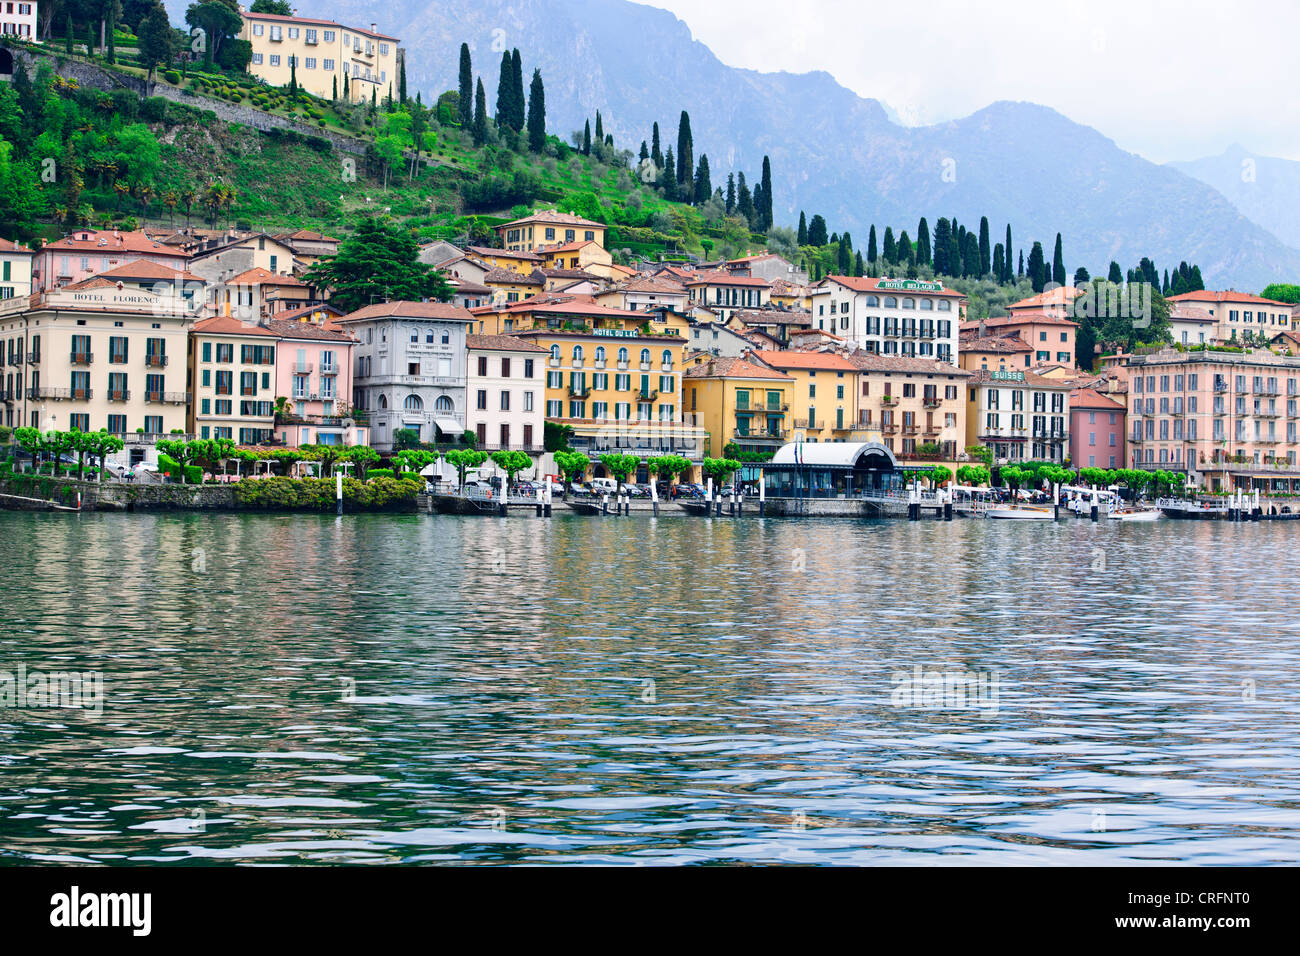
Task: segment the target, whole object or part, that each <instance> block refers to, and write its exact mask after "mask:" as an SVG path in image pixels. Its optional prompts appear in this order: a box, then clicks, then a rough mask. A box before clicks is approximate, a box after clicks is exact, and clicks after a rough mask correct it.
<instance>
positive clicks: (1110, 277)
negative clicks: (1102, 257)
mask: <svg viewBox="0 0 1300 956" xmlns="http://www.w3.org/2000/svg"><path fill="white" fill-rule="evenodd" d="M1106 281H1108V282H1111V283H1113V284H1115V285H1119V284H1120V283H1121V282H1123V281H1124V273H1122V272H1121V271H1120V269H1119V263H1118V262H1114V261H1112V262H1111V264H1110V272H1109V273H1108V274H1107V276H1106Z"/></svg>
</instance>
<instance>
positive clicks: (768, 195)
mask: <svg viewBox="0 0 1300 956" xmlns="http://www.w3.org/2000/svg"><path fill="white" fill-rule="evenodd" d="M762 190H763V201H762V202H761V203H760V204H759V206H758V216H759V224H760V225H759V231H760V232H767V231H768V230H769V229H771V228H772V222H773V216H772V160H771V159H770V158H769V157H767V156H764V157H763V181H762Z"/></svg>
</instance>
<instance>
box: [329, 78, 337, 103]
mask: <svg viewBox="0 0 1300 956" xmlns="http://www.w3.org/2000/svg"><path fill="white" fill-rule="evenodd" d="M331 85H332V86H333V92H332V93H331V94H330V98H331V99H334V100H337V99H338V98H339V78H338V76H337V75H335V76H334V78H333V80H332V81H331Z"/></svg>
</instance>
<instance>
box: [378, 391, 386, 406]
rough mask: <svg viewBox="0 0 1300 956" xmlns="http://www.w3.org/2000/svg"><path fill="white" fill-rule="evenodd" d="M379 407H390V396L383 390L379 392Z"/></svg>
mask: <svg viewBox="0 0 1300 956" xmlns="http://www.w3.org/2000/svg"><path fill="white" fill-rule="evenodd" d="M379 407H380V408H387V407H388V396H387V395H385V394H384V393H383V392H380V393H379Z"/></svg>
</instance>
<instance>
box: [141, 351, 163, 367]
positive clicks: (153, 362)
mask: <svg viewBox="0 0 1300 956" xmlns="http://www.w3.org/2000/svg"><path fill="white" fill-rule="evenodd" d="M144 364H145V366H146V367H147V368H166V367H167V356H165V355H158V354H156V353H150V354H148V355H146V356H145V357H144Z"/></svg>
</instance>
